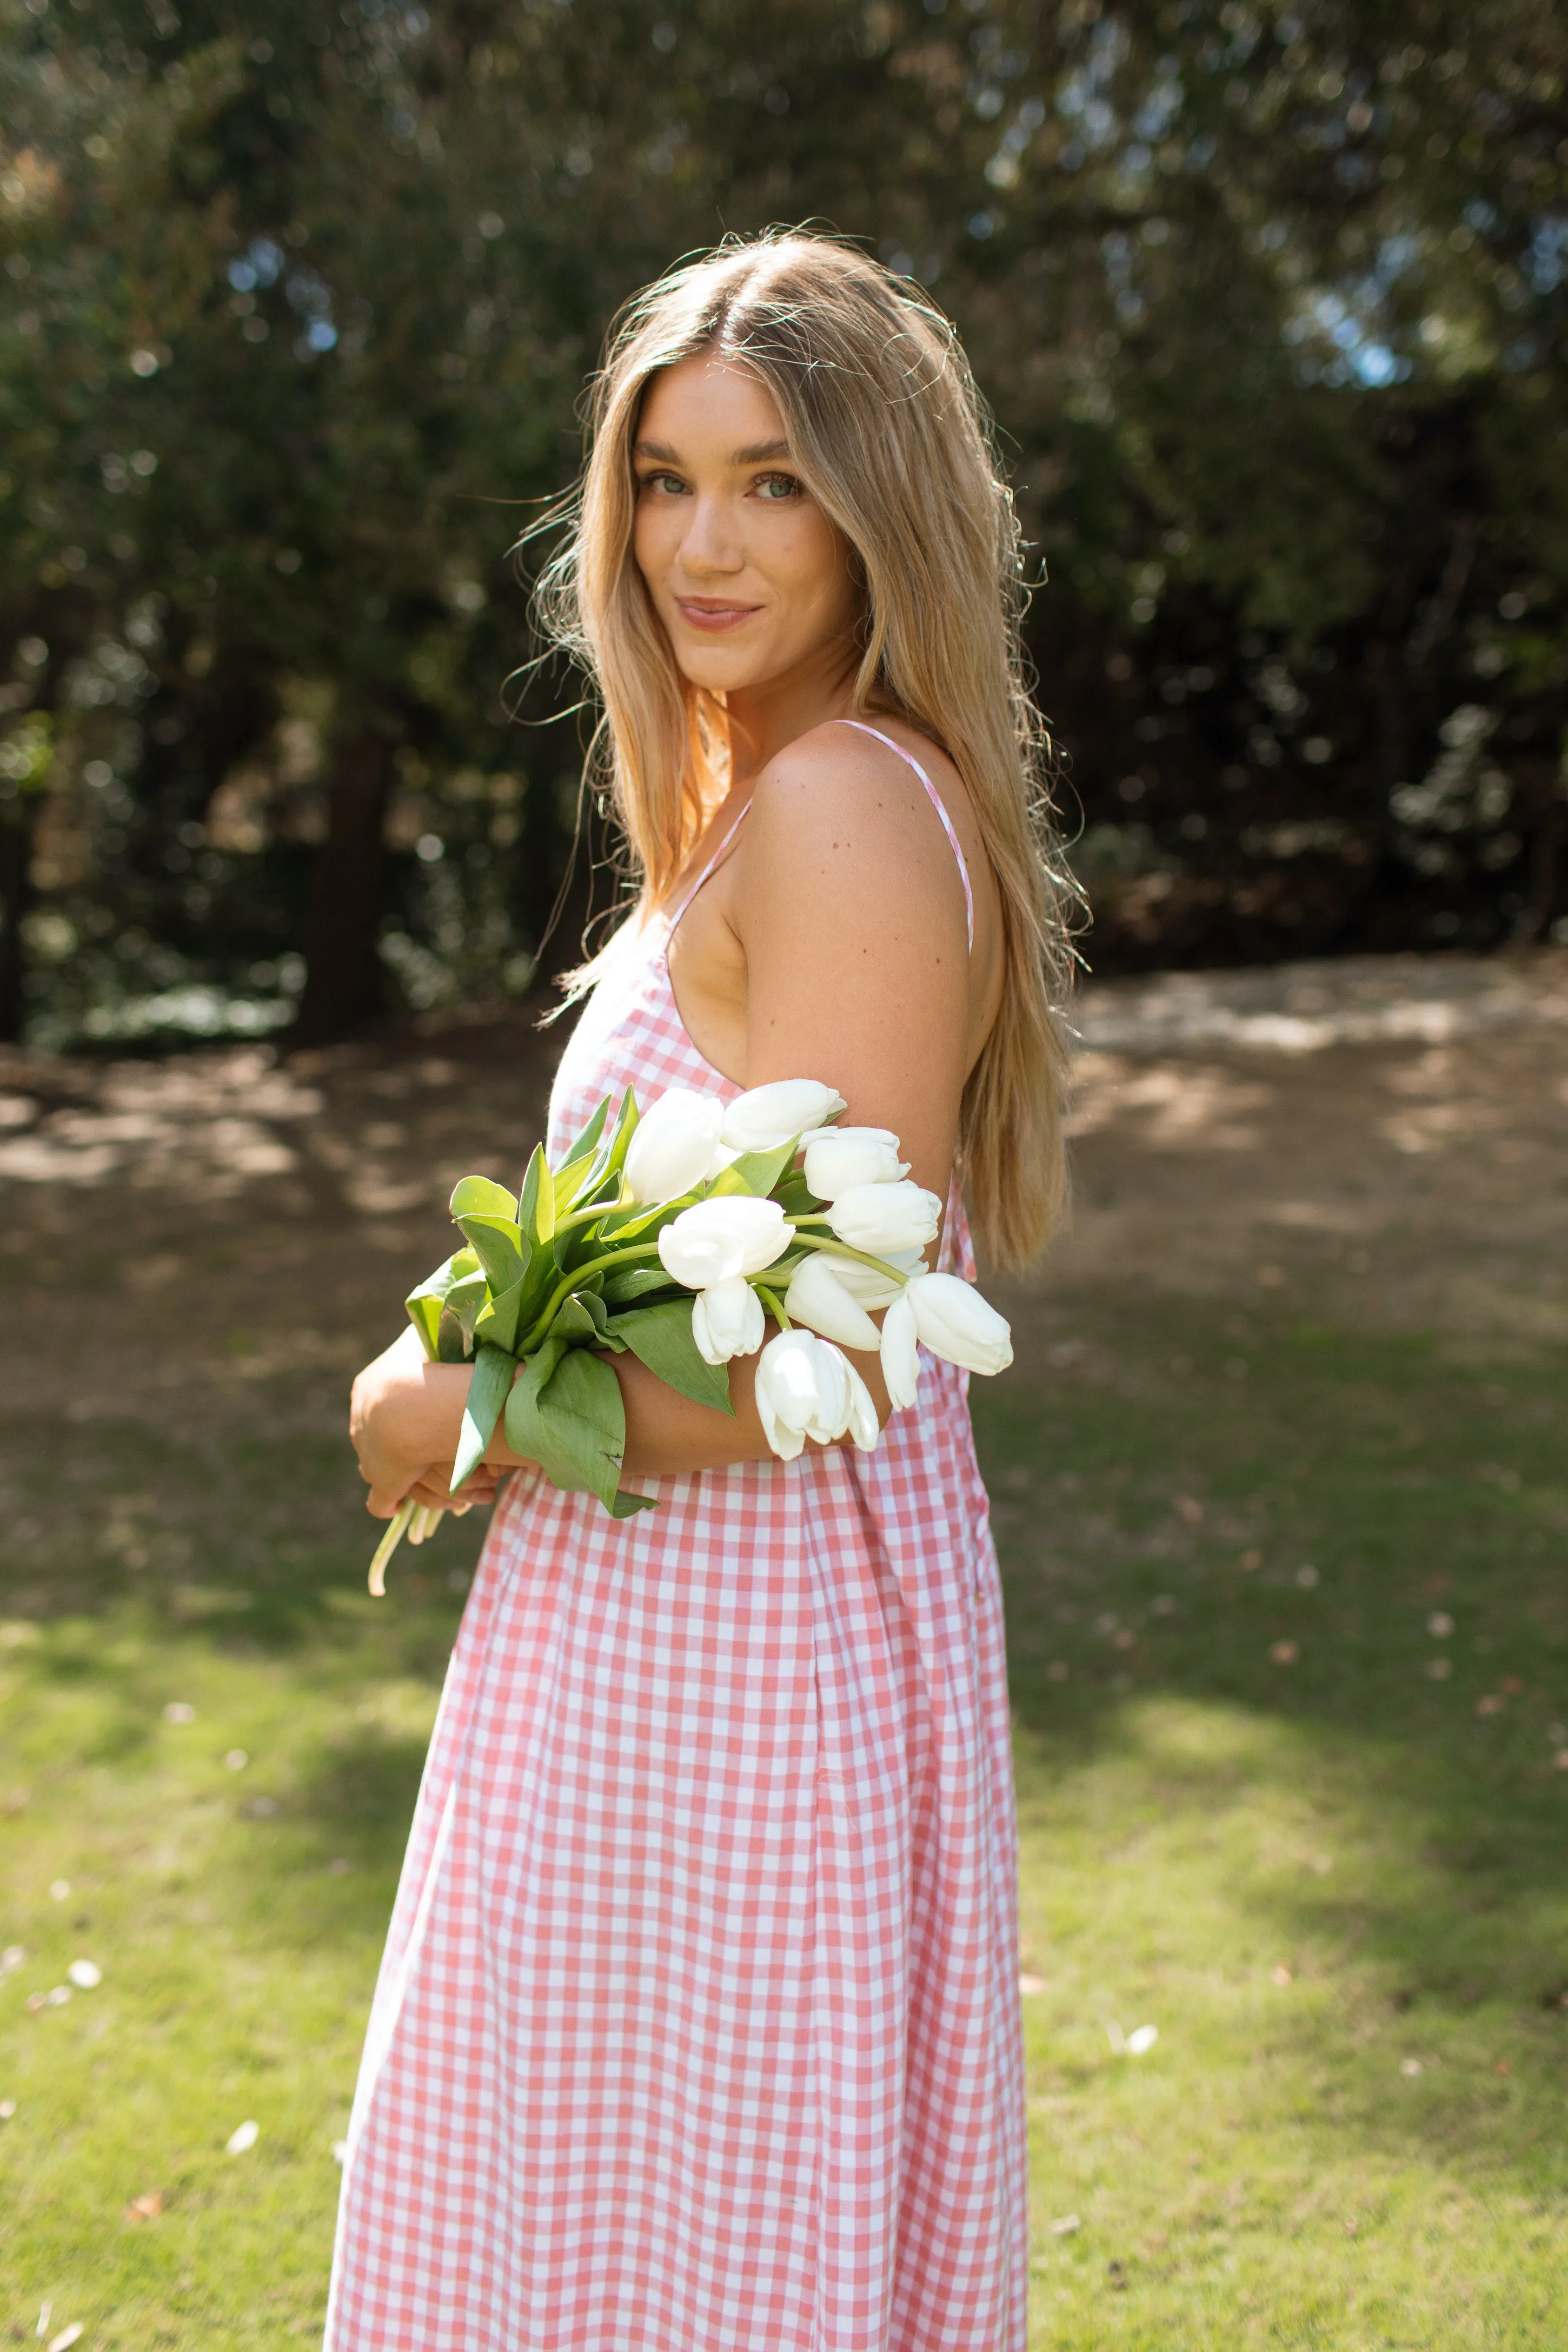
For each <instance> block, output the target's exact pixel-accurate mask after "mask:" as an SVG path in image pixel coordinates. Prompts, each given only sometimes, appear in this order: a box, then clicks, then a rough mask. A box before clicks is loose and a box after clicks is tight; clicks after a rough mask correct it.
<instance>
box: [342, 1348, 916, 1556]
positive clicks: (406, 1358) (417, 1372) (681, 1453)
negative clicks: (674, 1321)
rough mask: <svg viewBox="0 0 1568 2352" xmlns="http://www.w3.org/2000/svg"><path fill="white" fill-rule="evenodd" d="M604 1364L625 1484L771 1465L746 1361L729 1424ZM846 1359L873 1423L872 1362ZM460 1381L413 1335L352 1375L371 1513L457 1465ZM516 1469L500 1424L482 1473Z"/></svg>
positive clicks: (880, 1402)
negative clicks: (616, 1389)
mask: <svg viewBox="0 0 1568 2352" xmlns="http://www.w3.org/2000/svg"><path fill="white" fill-rule="evenodd" d="M770 1328H771V1327H770ZM411 1343H412V1344H411ZM850 1360H851V1362H853V1363H854V1365H855V1367H856V1369H857V1370H858V1372H859V1374H860V1376H861V1378H862V1379H863V1380H864V1381H865V1382H866V1385H867V1387H868V1389H869V1390H870V1391H871V1395H872V1398H873V1400H874V1402H875V1403H876V1406H877V1412H878V1416H879V1419H880V1420H882V1421H886V1419H887V1417H888V1412H889V1405H888V1394H887V1390H886V1388H885V1387H884V1385H883V1382H882V1372H881V1365H880V1363H879V1360H878V1359H877V1358H876V1357H875V1356H870V1355H855V1356H852V1357H851V1359H850ZM608 1361H609V1362H610V1364H611V1365H612V1367H613V1369H614V1370H615V1373H616V1379H617V1380H618V1381H619V1382H620V1388H621V1395H622V1398H623V1401H624V1402H625V1405H626V1459H625V1470H626V1475H627V1476H628V1477H631V1478H638V1477H641V1478H664V1477H670V1476H674V1475H678V1474H679V1473H681V1472H683V1471H691V1470H718V1469H724V1468H727V1467H728V1466H729V1465H730V1464H731V1463H732V1462H763V1461H766V1460H768V1459H770V1458H771V1456H770V1452H769V1447H768V1442H767V1439H766V1437H765V1436H764V1435H763V1424H762V1417H761V1415H760V1414H759V1412H758V1411H757V1403H756V1363H757V1360H756V1358H755V1357H754V1356H753V1357H740V1358H737V1359H736V1360H734V1361H733V1362H732V1363H731V1366H730V1394H731V1400H732V1402H733V1404H734V1407H735V1410H734V1413H733V1415H732V1416H731V1414H729V1413H726V1412H720V1411H718V1410H717V1408H716V1407H714V1406H711V1405H702V1404H698V1403H696V1402H693V1400H692V1399H691V1398H689V1397H685V1396H682V1395H681V1394H680V1392H679V1390H677V1389H672V1388H669V1387H668V1386H667V1385H666V1384H665V1382H664V1381H661V1380H659V1379H658V1376H657V1375H656V1374H655V1373H653V1372H650V1371H649V1370H648V1369H647V1366H646V1365H645V1364H643V1363H641V1362H639V1361H638V1360H637V1357H636V1356H634V1355H631V1354H629V1353H628V1354H626V1355H622V1356H612V1357H610V1358H609V1359H608ZM469 1378H470V1369H469V1367H468V1365H467V1364H432V1363H429V1362H427V1361H426V1358H425V1356H424V1354H423V1352H422V1351H421V1350H420V1349H419V1348H418V1346H417V1343H416V1342H414V1339H413V1334H412V1332H410V1333H408V1334H405V1337H404V1338H403V1339H401V1340H399V1341H398V1342H397V1343H396V1344H395V1346H394V1347H392V1348H389V1349H387V1350H386V1352H385V1354H384V1355H383V1356H380V1357H378V1358H377V1359H376V1361H375V1362H374V1364H372V1365H369V1366H367V1367H366V1370H365V1371H364V1372H363V1373H362V1374H361V1376H360V1380H359V1381H358V1382H356V1384H355V1394H354V1443H355V1444H356V1446H357V1447H358V1449H359V1452H360V1455H361V1460H362V1463H363V1465H364V1468H365V1475H366V1477H367V1479H368V1480H369V1482H370V1484H371V1486H372V1488H373V1499H372V1504H371V1507H372V1509H373V1510H379V1511H380V1512H381V1513H382V1514H383V1515H384V1514H385V1512H386V1511H387V1510H388V1509H390V1508H391V1507H393V1506H394V1504H395V1498H396V1496H398V1495H399V1494H401V1493H402V1492H404V1491H406V1488H407V1486H408V1485H409V1484H410V1483H411V1478H412V1474H413V1473H415V1472H417V1471H422V1470H424V1469H426V1467H428V1466H429V1465H448V1466H449V1465H450V1464H451V1463H452V1462H453V1461H454V1460H455V1459H456V1457H457V1452H458V1442H459V1439H460V1436H461V1433H462V1425H463V1408H464V1405H465V1403H466V1402H467V1399H468V1381H469ZM523 1461H524V1457H523V1456H522V1455H521V1454H514V1453H513V1452H512V1450H511V1448H510V1446H509V1445H508V1444H507V1443H506V1437H505V1427H504V1422H503V1423H500V1424H498V1426H497V1429H496V1433H495V1436H494V1437H493V1438H492V1440H491V1442H490V1444H489V1446H488V1447H487V1448H486V1450H485V1466H486V1468H487V1469H488V1470H489V1472H490V1474H491V1475H492V1476H493V1475H496V1474H498V1473H504V1472H506V1471H508V1470H515V1469H518V1468H520V1467H521V1466H522V1465H523ZM405 1473H406V1474H408V1475H403V1474H405ZM466 1491H467V1490H466V1489H465V1492H466Z"/></svg>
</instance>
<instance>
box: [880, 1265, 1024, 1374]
mask: <svg viewBox="0 0 1568 2352" xmlns="http://www.w3.org/2000/svg"><path fill="white" fill-rule="evenodd" d="M904 1295H905V1297H907V1298H908V1300H909V1302H910V1312H911V1314H912V1315H913V1317H914V1320H915V1328H916V1330H917V1331H918V1333H919V1334H920V1337H921V1341H922V1342H923V1344H924V1345H925V1346H926V1347H927V1348H929V1349H930V1350H931V1354H932V1355H933V1356H941V1357H942V1359H943V1360H944V1361H945V1362H947V1363H950V1364H959V1365H962V1366H963V1370H965V1371H970V1372H981V1373H984V1374H985V1375H986V1376H987V1377H989V1376H990V1375H992V1374H994V1373H996V1372H1000V1371H1005V1370H1006V1368H1007V1366H1008V1365H1009V1364H1010V1363H1011V1362H1012V1360H1013V1334H1012V1331H1011V1329H1010V1328H1009V1327H1008V1323H1007V1318H1006V1317H1005V1316H1004V1315H998V1313H997V1312H996V1309H995V1308H994V1307H993V1306H992V1305H991V1304H990V1302H989V1300H987V1299H984V1298H982V1297H981V1296H980V1293H979V1292H978V1290H976V1289H975V1287H974V1286H973V1283H969V1282H964V1281H963V1280H962V1279H961V1277H960V1276H958V1275H956V1274H921V1275H916V1276H914V1277H913V1278H912V1279H911V1280H910V1283H909V1285H908V1286H907V1288H906V1291H905V1294H904Z"/></svg>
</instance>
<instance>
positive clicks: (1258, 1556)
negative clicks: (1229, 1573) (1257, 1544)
mask: <svg viewBox="0 0 1568 2352" xmlns="http://www.w3.org/2000/svg"><path fill="white" fill-rule="evenodd" d="M1236 1564H1237V1568H1239V1569H1240V1570H1241V1572H1242V1574H1243V1576H1250V1575H1251V1574H1252V1572H1253V1570H1254V1569H1257V1568H1261V1567H1262V1565H1263V1554H1262V1553H1261V1552H1260V1551H1244V1552H1243V1553H1242V1555H1241V1558H1240V1559H1238V1560H1237V1563H1236Z"/></svg>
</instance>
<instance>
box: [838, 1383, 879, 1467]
mask: <svg viewBox="0 0 1568 2352" xmlns="http://www.w3.org/2000/svg"><path fill="white" fill-rule="evenodd" d="M844 1376H845V1378H846V1380H847V1381H848V1383H849V1417H848V1419H847V1421H846V1423H845V1424H844V1434H845V1435H846V1437H847V1438H849V1439H850V1440H852V1442H853V1443H854V1444H856V1445H858V1447H859V1449H860V1451H861V1453H862V1454H872V1453H874V1452H875V1451H876V1446H877V1440H878V1439H879V1437H880V1435H881V1434H882V1424H881V1423H880V1422H879V1420H878V1418H877V1408H876V1405H875V1404H874V1403H873V1402H872V1400H871V1391H870V1390H869V1389H868V1387H867V1386H866V1383H865V1381H863V1380H862V1379H861V1377H860V1375H859V1373H858V1371H857V1370H856V1369H855V1367H854V1365H853V1364H851V1363H849V1362H848V1361H846V1363H845V1366H844Z"/></svg>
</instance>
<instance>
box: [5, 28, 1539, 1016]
mask: <svg viewBox="0 0 1568 2352" xmlns="http://www.w3.org/2000/svg"><path fill="white" fill-rule="evenodd" d="M0 21H3V22H4V26H5V32H4V39H3V45H0V118H3V120H4V123H5V132H4V143H3V147H0V268H3V270H4V278H3V279H0V284H3V286H4V326H3V329H0V420H3V431H4V441H5V446H4V453H3V458H0V463H3V467H4V470H3V471H0V908H3V928H0V1034H3V1035H9V1036H12V1037H19V1036H26V1037H27V1038H28V1039H30V1040H31V1041H33V1042H34V1043H37V1044H40V1045H46V1046H58V1045H79V1044H82V1043H86V1042H102V1041H113V1040H117V1039H121V1040H122V1039H126V1038H137V1037H148V1036H151V1035H153V1034H158V1033H165V1034H173V1035H178V1034H182V1033H183V1034H247V1035H248V1034H265V1033H268V1032H269V1031H272V1030H275V1029H280V1028H283V1027H286V1026H289V1025H290V1024H297V1034H298V1035H299V1036H300V1038H307V1037H308V1038H310V1039H311V1040H314V1041H320V1040H321V1039H325V1038H331V1037H337V1036H342V1035H344V1034H348V1033H350V1032H351V1031H352V1030H353V1028H354V1027H356V1026H357V1025H358V1024H362V1023H363V1021H364V1020H366V1019H367V1018H369V1017H371V1016H372V1015H374V1013H377V1012H379V1011H382V1010H384V1009H392V1010H395V1009H396V1008H398V1007H399V1006H402V1007H412V1008H414V1009H416V1010H419V1011H426V1010H429V1009H431V1008H437V1007H441V1006H449V1005H455V1004H458V1003H475V1002H478V1001H483V1000H485V999H487V998H488V999H491V1000H496V999H500V998H503V997H507V996H510V997H514V998H515V997H519V996H522V995H526V994H527V992H529V991H530V989H531V987H533V986H534V985H535V984H536V965H537V961H538V959H539V957H540V954H541V950H542V942H543V940H544V937H545V932H546V929H547V927H548V922H549V916H550V911H551V909H552V906H553V905H554V903H555V900H556V896H557V893H558V891H559V890H560V889H561V888H562V887H563V884H565V885H566V887H567V893H568V898H569V901H570V903H569V905H568V907H567V908H566V911H565V913H564V916H563V920H562V922H561V923H560V924H559V925H558V927H557V930H556V933H555V935H554V937H553V939H552V941H551V942H550V944H549V946H547V947H545V948H544V950H543V951H544V954H545V957H546V960H547V961H550V960H552V959H553V960H554V961H557V962H563V961H571V960H572V959H573V958H574V955H575V953H576V950H577V945H578V941H579V939H580V936H581V931H582V925H583V919H584V911H585V907H584V901H585V898H586V893H587V890H588V887H589V884H588V871H587V869H588V865H589V860H588V858H587V857H586V856H583V857H580V858H579V860H578V866H577V870H576V872H575V874H574V876H572V877H570V878H569V877H568V872H567V868H568V863H569V856H570V845H571V842H572V839H573V836H574V829H575V817H576V802H577V779H578V773H579V769H580V764H581V753H582V745H583V738H584V721H583V719H582V716H581V714H580V712H579V711H578V709H577V707H576V706H577V701H578V690H577V687H576V685H575V684H574V681H573V680H572V678H571V677H569V676H567V675H564V674H563V672H562V671H561V670H559V669H558V668H550V669H546V670H544V671H541V672H535V673H532V674H528V673H526V672H524V671H523V670H522V668H521V665H524V664H525V663H526V662H527V661H528V659H529V657H530V655H531V652H532V650H533V648H532V646H531V643H530V639H529V635H528V629H527V622H526V594H525V587H526V581H527V576H528V573H529V571H530V568H531V565H533V564H534V562H536V561H537V560H538V558H537V553H536V551H528V552H525V554H524V555H523V557H522V560H521V562H514V560H513V558H512V556H511V554H510V550H511V548H512V546H513V545H514V542H515V541H517V539H518V537H519V536H520V534H521V532H522V531H523V530H526V528H527V527H528V526H529V525H530V524H531V523H532V522H533V521H535V520H537V519H538V518H539V516H540V515H541V514H542V511H543V509H544V505H545V503H546V502H547V501H548V500H549V499H550V498H551V497H552V495H553V494H554V493H556V492H557V491H559V489H560V488H562V487H563V485H564V484H565V483H566V482H567V481H568V480H569V479H570V478H571V476H572V474H573V471H574V466H575V464H576V460H577V457H578V452H579V446H580V436H579V426H578V422H577V403H578V400H579V395H580V393H581V390H582V385H583V382H584V374H585V373H586V372H587V370H588V369H589V368H590V367H591V366H592V364H593V362H594V360H595V354H596V352H597V350H598V346H599V341H600V338H601V335H602V333H603V331H604V328H605V322H606V320H607V318H608V316H609V315H610V313H611V311H612V310H614V308H615V306H616V304H617V303H618V302H619V301H620V300H621V299H622V298H623V297H624V296H626V294H627V293H628V292H629V291H631V290H632V289H634V288H635V287H637V285H639V284H640V283H642V282H643V281H644V280H646V279H647V278H649V277H650V276H652V275H654V274H656V273H657V272H658V270H659V269H661V268H664V267H666V266H667V265H668V263H669V261H670V260H671V258H672V257H675V256H677V255H679V254H681V253H684V252H687V251H689V250H691V249H693V248H696V247H702V246H705V245H708V244H710V243H711V242H713V241H714V240H715V239H716V238H718V237H719V236H721V234H723V233H724V232H725V231H728V230H751V229H755V228H758V227H761V226H764V225H766V224H768V223H770V222H779V221H786V222H795V221H800V220H805V219H809V220H813V221H816V222H819V223H822V224H826V225H829V226H835V227H837V228H839V229H841V230H843V231H845V232H847V233H848V234H851V235H854V236H858V237H859V238H862V239H863V240H864V241H865V242H866V244H867V246H868V248H869V249H871V250H873V251H874V252H876V253H877V254H878V255H879V256H880V257H882V258H883V259H884V260H885V261H887V262H888V264H889V266H890V267H891V268H894V269H896V270H899V271H901V272H906V273H908V274H910V276H912V277H913V278H916V279H917V280H918V281H919V282H920V283H921V284H922V285H924V286H926V287H928V288H930V289H931V291H932V293H933V294H934V295H935V297H936V299H938V301H939V302H941V303H942V305H944V306H945V308H946V309H947V310H949V311H950V312H951V313H952V316H953V318H954V319H955V320H957V322H958V325H959V327H960V329H961V331H962V332H963V336H964V338H965V341H966V342H967V344H968V347H969V350H970V352H972V354H973V360H974V362H975V366H976V368H977V371H978V373H979V376H980V379H981V382H982V384H983V385H984V389H985V391H986V393H987V394H988V396H989V398H990V400H991V402H992V404H993V405H994V409H995V412H996V414H997V415H998V417H999V419H1000V422H1001V425H1002V428H1003V436H1004V447H1005V455H1006V460H1007V463H1008V466H1009V468H1010V471H1011V474H1012V477H1013V479H1014V481H1015V483H1016V489H1017V494H1018V498H1019V501H1020V504H1021V508H1022V510H1023V514H1024V518H1025V522H1026V530H1027V534H1028V538H1029V541H1030V556H1029V562H1030V565H1031V576H1032V577H1033V578H1035V579H1037V581H1039V582H1041V583H1045V582H1046V581H1047V577H1048V585H1044V586H1042V587H1041V589H1040V592H1039V593H1037V596H1036V598H1035V601H1034V604H1033V608H1032V612H1031V616H1030V623H1029V635H1030V645H1031V649H1032V653H1033V657H1034V660H1035V663H1036V666H1037V671H1038V676H1039V681H1040V694H1041V698H1042V700H1043V703H1044V705H1045V707H1046V709H1047V712H1048V713H1049V714H1050V716H1051V718H1052V719H1053V721H1054V723H1055V726H1056V729H1057V731H1058V736H1059V740H1060V742H1061V746H1062V750H1063V753H1064V756H1065V760H1066V764H1067V791H1066V806H1065V814H1066V819H1067V823H1068V829H1069V830H1070V831H1071V832H1072V834H1073V835H1075V838H1076V846H1075V849H1074V853H1073V854H1074V857H1075V860H1076V862H1077V865H1078V867H1079V872H1080V875H1081V877H1082V879H1083V880H1084V882H1085V884H1086V885H1087V887H1088V889H1089V894H1090V897H1091V899H1092V904H1093V908H1094V926H1093V930H1092V932H1091V934H1090V936H1089V940H1088V942H1087V952H1088V955H1089V960H1090V962H1091V964H1092V965H1093V967H1094V969H1095V970H1096V971H1100V972H1110V971H1127V970H1129V969H1135V968H1151V967H1159V966H1165V965H1169V964H1171V963H1173V962H1183V963H1186V964H1194V965H1222V964H1234V963H1260V962H1269V961H1275V960H1277V959H1279V958H1281V957H1300V956H1318V955H1323V954H1336V953H1341V952H1343V951H1345V950H1373V951H1376V950H1389V949H1397V948H1413V947H1415V948H1424V949H1445V948H1459V947H1470V948H1491V947H1498V946H1502V945H1505V944H1507V943H1510V942H1515V943H1517V942H1531V941H1540V940H1546V939H1548V938H1549V937H1550V936H1552V931H1553V927H1554V926H1560V925H1561V924H1562V923H1563V919H1564V917H1565V914H1568V878H1565V861H1564V859H1563V829H1564V814H1565V809H1564V772H1563V722H1564V715H1565V714H1564V694H1565V688H1568V652H1565V646H1564V636H1563V613H1564V594H1565V590H1568V409H1565V405H1564V399H1563V385H1564V375H1563V370H1564V355H1563V339H1562V320H1563V310H1564V305H1565V301H1568V286H1565V282H1564V281H1565V276H1568V200H1565V194H1564V191H1565V185H1568V110H1565V106H1564V99H1563V68H1564V61H1565V53H1568V28H1565V27H1564V25H1563V20H1562V19H1561V17H1560V16H1558V15H1557V14H1556V13H1555V12H1553V11H1550V10H1548V11H1541V10H1538V9H1531V8H1530V7H1528V6H1526V5H1522V0H1479V5H1478V0H1468V5H1464V6H1458V5H1452V6H1450V5H1443V0H1420V5H1397V6H1383V5H1368V0H1354V5H1348V0H1347V5H1331V0H1313V5H1305V0H1303V5H1301V6H1300V8H1289V7H1274V6H1272V5H1268V6H1252V5H1244V0H1232V4H1231V5H1210V0H1168V5H1148V6H1142V5H1121V6H1114V5H1101V0H1060V5H1057V6H1051V7H1042V6H1037V5H1017V6H1015V5H1008V0H864V5H860V4H859V0H854V5H852V4H851V0H779V5H771V6H770V7H768V8H767V9H766V10H765V11H763V12H761V13H760V14H759V13H758V12H756V11H754V10H745V9H740V8H737V7H735V6H733V5H731V0H680V5H675V0H670V5H668V6H667V5H655V0H646V5H645V4H644V0H575V5H572V4H571V0H505V5H499V0H498V5H489V0H464V4H463V5H443V6H437V7H436V8H434V9H433V10H431V11H426V9H425V8H423V7H409V8H400V7H395V6H393V5H389V0H342V5H328V0H278V5H269V6H268V7H267V8H265V9H261V8H255V9H246V8H243V7H239V8H237V7H232V6H228V7H226V6H218V7H213V6H210V5H205V0H180V5H178V6H176V5H174V0H167V5H163V0H5V7H4V11H3V16H0ZM601 888H603V885H601Z"/></svg>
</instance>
